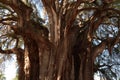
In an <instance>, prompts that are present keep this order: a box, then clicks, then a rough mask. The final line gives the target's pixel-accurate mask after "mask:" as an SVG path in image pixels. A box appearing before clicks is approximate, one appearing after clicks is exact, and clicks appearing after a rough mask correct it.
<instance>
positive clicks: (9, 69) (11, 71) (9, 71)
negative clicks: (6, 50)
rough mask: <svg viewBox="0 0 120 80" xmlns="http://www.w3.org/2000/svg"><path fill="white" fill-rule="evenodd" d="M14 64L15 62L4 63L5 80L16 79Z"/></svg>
mask: <svg viewBox="0 0 120 80" xmlns="http://www.w3.org/2000/svg"><path fill="white" fill-rule="evenodd" d="M16 71H17V68H16V62H15V60H13V61H10V62H7V63H6V68H5V73H4V74H5V78H6V80H13V78H15V77H16Z"/></svg>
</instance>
